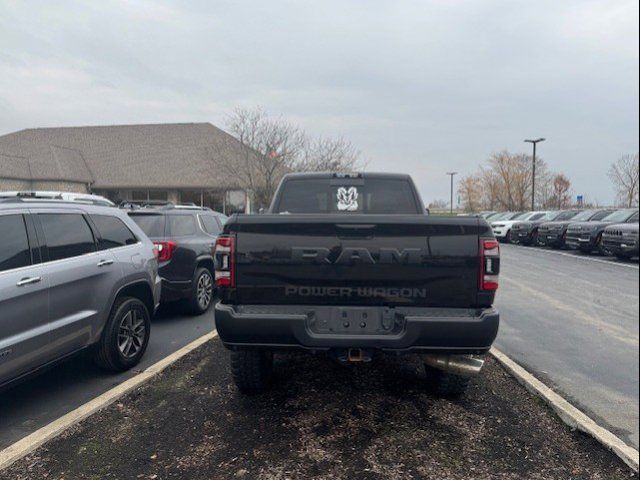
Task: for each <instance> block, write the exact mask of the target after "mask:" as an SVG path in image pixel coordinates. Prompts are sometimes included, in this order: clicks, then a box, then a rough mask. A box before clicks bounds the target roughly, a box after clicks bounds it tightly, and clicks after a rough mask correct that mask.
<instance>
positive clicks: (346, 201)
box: [338, 187, 358, 212]
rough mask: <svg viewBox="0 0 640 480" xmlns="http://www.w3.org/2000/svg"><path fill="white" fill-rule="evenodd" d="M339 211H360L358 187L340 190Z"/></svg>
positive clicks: (341, 188)
mask: <svg viewBox="0 0 640 480" xmlns="http://www.w3.org/2000/svg"><path fill="white" fill-rule="evenodd" d="M338 210H340V211H341V212H343V211H347V212H354V211H356V210H358V190H357V189H356V187H349V188H348V189H347V188H345V187H340V188H338Z"/></svg>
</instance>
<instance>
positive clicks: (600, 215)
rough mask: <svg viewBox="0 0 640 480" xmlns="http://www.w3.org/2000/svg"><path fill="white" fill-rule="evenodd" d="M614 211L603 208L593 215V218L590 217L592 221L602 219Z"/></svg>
mask: <svg viewBox="0 0 640 480" xmlns="http://www.w3.org/2000/svg"><path fill="white" fill-rule="evenodd" d="M612 213H613V212H612V211H611V210H601V211H599V212H597V213H596V214H595V215H594V216H592V217H591V218H589V220H590V221H592V222H595V221H596V220H602V219H604V218H605V217H608V216H609V215H611V214H612Z"/></svg>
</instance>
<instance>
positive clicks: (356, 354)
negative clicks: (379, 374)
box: [347, 348, 363, 362]
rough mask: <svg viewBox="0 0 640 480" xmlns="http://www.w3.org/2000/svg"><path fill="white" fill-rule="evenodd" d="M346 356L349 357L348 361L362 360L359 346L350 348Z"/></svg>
mask: <svg viewBox="0 0 640 480" xmlns="http://www.w3.org/2000/svg"><path fill="white" fill-rule="evenodd" d="M347 358H348V359H349V361H350V362H362V360H363V355H362V350H360V349H359V348H350V349H349V354H348V355H347Z"/></svg>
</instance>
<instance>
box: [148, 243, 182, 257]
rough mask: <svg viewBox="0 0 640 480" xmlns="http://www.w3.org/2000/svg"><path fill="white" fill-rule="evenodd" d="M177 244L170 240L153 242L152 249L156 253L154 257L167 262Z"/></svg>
mask: <svg viewBox="0 0 640 480" xmlns="http://www.w3.org/2000/svg"><path fill="white" fill-rule="evenodd" d="M177 246H178V244H177V243H176V242H174V241H172V240H169V241H168V242H153V247H154V248H153V250H154V253H155V255H156V259H157V260H158V261H159V262H168V261H169V260H171V257H173V252H174V251H175V249H176V247H177Z"/></svg>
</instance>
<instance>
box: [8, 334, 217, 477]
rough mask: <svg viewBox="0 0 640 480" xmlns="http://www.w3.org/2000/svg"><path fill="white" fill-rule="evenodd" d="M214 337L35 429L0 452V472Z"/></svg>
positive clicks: (202, 339)
mask: <svg viewBox="0 0 640 480" xmlns="http://www.w3.org/2000/svg"><path fill="white" fill-rule="evenodd" d="M217 336H218V332H216V331H213V332H211V333H207V334H206V335H203V336H202V337H200V338H198V339H197V340H194V341H193V342H191V343H190V344H188V345H186V346H184V347H182V348H181V349H180V350H178V351H176V352H174V353H172V354H171V355H169V356H167V357H165V358H163V359H162V360H160V361H158V362H157V363H154V364H153V365H151V366H150V367H149V368H147V369H146V370H144V371H143V372H141V373H139V374H138V375H136V376H135V377H132V378H130V379H128V380H126V381H124V382H122V383H121V384H119V385H117V386H115V387H114V388H112V389H111V390H108V391H106V392H104V393H103V394H102V395H99V396H98V397H96V398H94V399H93V400H90V401H88V402H87V403H85V404H84V405H82V406H80V407H78V408H76V409H75V410H73V411H71V412H69V413H67V414H66V415H64V416H62V417H60V418H58V419H57V420H54V421H53V422H51V423H50V424H48V425H45V426H44V427H42V428H40V429H39V430H36V431H35V432H33V433H32V434H31V435H28V436H26V437H25V438H23V439H22V440H19V441H17V442H16V443H14V444H13V445H11V446H9V447H7V448H5V449H4V450H2V451H0V470H3V469H5V468H7V467H8V466H10V465H11V464H12V463H14V462H16V461H17V460H20V459H21V458H23V457H24V456H26V455H28V454H29V453H31V452H33V451H34V450H35V449H37V448H38V447H40V446H42V445H43V444H44V443H46V442H48V441H49V440H51V439H53V438H55V437H57V436H58V435H60V434H61V433H62V432H64V431H65V430H67V429H68V428H70V427H72V426H74V425H76V424H78V423H79V422H81V421H82V420H84V419H86V418H87V417H89V416H91V415H93V414H94V413H96V412H98V411H100V410H102V409H104V408H105V407H107V406H109V405H110V404H112V403H113V402H115V401H116V400H118V399H119V398H120V397H122V396H123V395H126V394H127V393H129V392H131V391H132V390H134V389H136V388H137V387H139V386H141V385H142V384H143V383H145V382H147V381H149V380H151V379H152V378H153V377H155V376H156V375H158V374H159V373H160V372H162V371H163V370H164V369H166V368H167V367H168V366H170V365H171V364H172V363H175V362H176V361H178V360H180V359H181V358H182V357H184V356H185V355H187V354H188V353H191V352H192V351H193V350H195V349H196V348H198V347H199V346H201V345H203V344H204V343H206V342H208V341H209V340H212V339H213V338H215V337H217Z"/></svg>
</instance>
